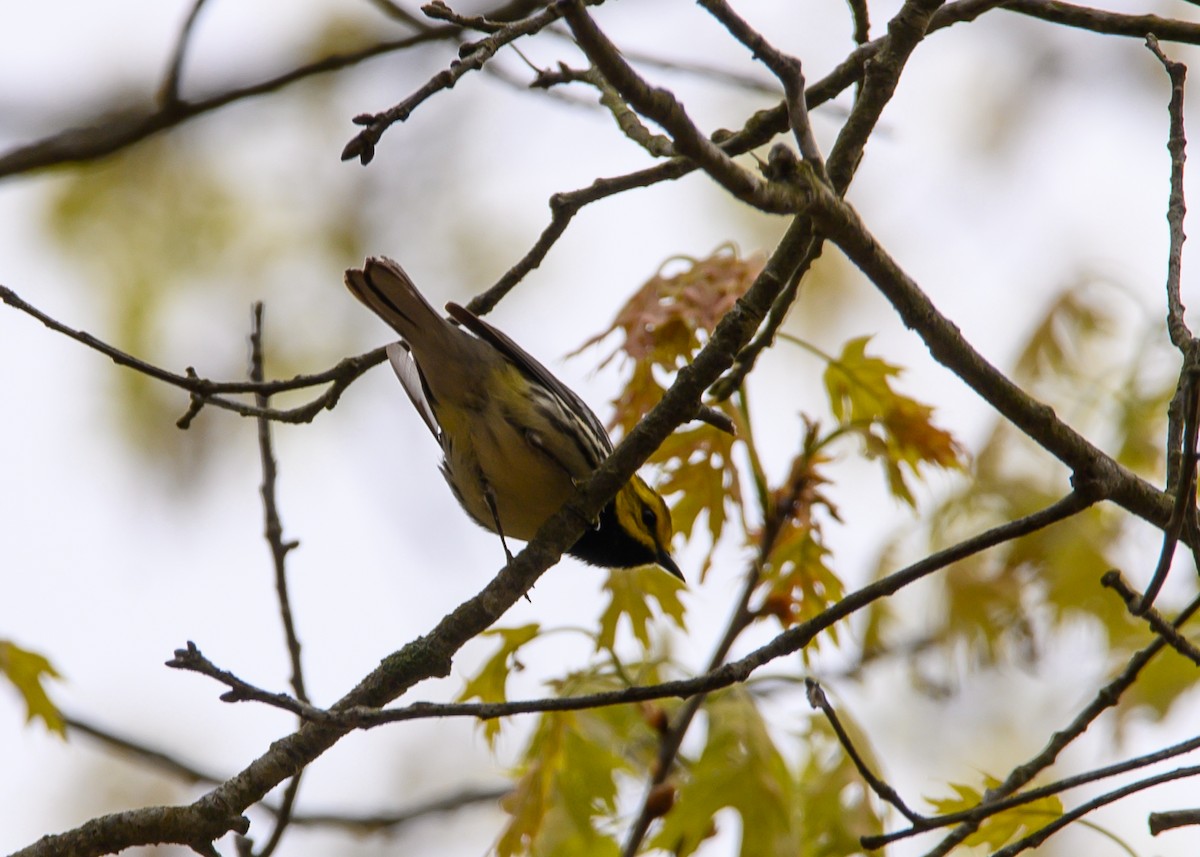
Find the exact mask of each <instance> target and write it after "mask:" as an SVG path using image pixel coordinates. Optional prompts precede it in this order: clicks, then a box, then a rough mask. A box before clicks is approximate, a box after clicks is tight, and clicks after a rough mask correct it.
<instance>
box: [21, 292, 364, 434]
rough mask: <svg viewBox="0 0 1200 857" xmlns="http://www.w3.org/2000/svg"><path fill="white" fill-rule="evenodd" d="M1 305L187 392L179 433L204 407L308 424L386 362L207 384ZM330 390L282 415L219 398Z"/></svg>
mask: <svg viewBox="0 0 1200 857" xmlns="http://www.w3.org/2000/svg"><path fill="white" fill-rule="evenodd" d="M0 302H3V303H6V304H8V305H9V306H11V307H14V308H15V309H18V310H20V311H21V312H23V313H25V314H26V315H29V316H32V317H33V318H35V319H37V320H38V321H40V322H41V323H42V324H44V325H45V326H46V327H48V328H50V329H51V330H53V331H54V332H56V333H61V334H63V335H64V336H66V337H68V338H69V339H73V340H75V341H76V342H79V343H82V344H83V345H86V346H87V347H88V348H91V349H93V350H94V351H98V352H100V353H101V354H103V355H104V356H105V357H107V358H109V359H110V360H112V362H114V363H116V364H117V365H118V366H125V367H128V368H130V369H133V370H134V371H136V372H141V373H142V374H143V375H146V376H148V377H150V378H154V379H155V380H157V381H162V382H163V383H165V384H170V385H172V386H174V387H178V388H179V389H181V390H186V391H187V392H188V393H190V394H191V400H192V401H191V405H190V407H189V409H188V411H187V413H186V414H184V416H183V417H182V418H181V419H180V420H179V423H178V425H179V427H180V428H187V427H188V425H190V423H191V421H192V419H194V418H195V416H196V415H197V414H198V413H199V412H200V410H201V409H202V408H203V407H204V406H205V405H215V406H216V407H218V408H223V409H224V410H227V411H233V412H234V413H236V414H240V415H241V416H244V417H265V418H266V419H270V420H275V421H278V422H286V423H307V422H311V421H312V420H313V419H314V418H315V417H316V416H317V414H319V413H320V412H321V411H324V410H330V409H332V408H333V407H334V406H335V405H336V404H337V403H338V400H339V399H340V398H341V396H342V393H344V392H345V391H346V389H347V388H348V387H349V386H350V385H351V384H352V383H353V382H354V381H355V380H356V379H357V378H358V376H360V375H362V374H363V373H364V372H366V371H367V370H368V369H370V368H371V367H372V366H376V365H378V364H380V363H382V362H383V361H384V360H386V359H387V355H386V354H385V353H384V350H383V349H382V348H376V349H375V350H374V351H368V352H367V353H366V354H360V355H358V356H356V357H347V358H346V359H345V360H342V361H341V362H340V363H338V364H337V365H336V366H334V367H332V368H331V369H326V370H325V371H324V372H318V373H316V374H314V375H297V376H295V377H294V378H289V379H286V380H274V381H258V382H256V381H211V380H209V379H207V378H201V377H200V376H198V375H197V374H196V373H195V371H194V370H193V369H191V368H190V367H189V368H188V369H187V370H186V374H184V375H179V374H177V373H175V372H171V371H169V370H167V369H163V368H162V367H160V366H155V365H154V364H152V363H147V362H146V361H144V360H141V359H139V358H137V357H134V356H133V355H131V354H127V353H126V352H124V351H122V350H121V349H119V348H117V347H115V346H113V345H109V344H108V343H107V342H104V341H103V340H100V339H98V338H97V337H95V336H92V334H90V333H88V332H86V331H83V330H76V329H75V328H72V327H68V326H67V325H65V324H63V323H62V322H60V321H58V320H56V319H54V318H51V317H50V316H49V315H47V314H46V313H44V312H42V311H41V310H39V309H38V308H37V307H35V306H33V305H32V304H29V303H27V302H26V301H24V300H22V299H21V298H20V297H19V296H18V295H17V293H16V292H14V291H12V289H8V288H5V287H4V286H0ZM321 384H329V385H330V386H329V389H327V390H326V391H325V392H324V393H322V394H321V395H320V396H318V397H317V398H316V399H313V400H312V401H311V402H309V403H307V404H305V405H299V406H297V407H295V408H289V409H287V410H277V409H275V408H268V407H265V406H256V405H247V404H243V403H242V402H238V401H236V400H233V399H228V398H225V396H224V395H220V394H224V393H230V394H238V393H254V394H256V395H272V394H274V393H282V392H285V391H288V390H302V389H305V388H308V387H315V386H320V385H321Z"/></svg>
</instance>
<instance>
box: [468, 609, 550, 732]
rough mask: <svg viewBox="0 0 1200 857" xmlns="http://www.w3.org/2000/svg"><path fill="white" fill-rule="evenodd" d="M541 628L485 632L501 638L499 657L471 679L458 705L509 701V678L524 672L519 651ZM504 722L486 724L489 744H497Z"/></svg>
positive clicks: (493, 720)
mask: <svg viewBox="0 0 1200 857" xmlns="http://www.w3.org/2000/svg"><path fill="white" fill-rule="evenodd" d="M540 630H541V626H540V625H538V624H537V623H536V622H534V623H531V624H529V625H522V626H520V627H519V628H492V629H491V630H488V631H484V632H483V634H482V636H487V637H499V638H500V647H499V648H498V649H497V650H496V653H495V654H494V655H492V656H491V657H490V658H488V659H487V661H485V662H484V665H483V667H482V668H481V669H480V670H479V673H478V674H477V675H476V676H475V677H474V678H472V679H470V680H469V681H468V682H467V684H466V686H465V687H463V690H462V693H461V694H459V697H458V701H459V702H466V701H468V700H471V699H478V700H479V701H480V702H504V701H506V700H507V699H508V696H507V688H508V675H509V673H510V672H511V671H512V670H513V669H520V668H521V664H520V661H518V660H517V659H516V654H517V650H518V649H520V648H521V647H522V646H524V645H525V644H526V643H528V642H529V641H530V640H532V639H533V638H534V637H536V636H537V635H538V632H539V631H540ZM500 725H501V719H500V718H498V717H493V718H492V719H491V720H485V721H483V734H484V737H485V738H487V741H488V744H494V743H495V740H496V736H497V735H499V734H500Z"/></svg>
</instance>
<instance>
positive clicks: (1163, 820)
mask: <svg viewBox="0 0 1200 857" xmlns="http://www.w3.org/2000/svg"><path fill="white" fill-rule="evenodd" d="M1197 824H1200V809H1174V810H1167V811H1165V812H1152V813H1150V835H1151V836H1158V834H1160V833H1162V832H1163V831H1166V830H1174V829H1175V828H1177V827H1188V826H1193V825H1197Z"/></svg>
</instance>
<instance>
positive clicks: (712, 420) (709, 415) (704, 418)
mask: <svg viewBox="0 0 1200 857" xmlns="http://www.w3.org/2000/svg"><path fill="white" fill-rule="evenodd" d="M696 419H698V420H700V422H702V423H708V424H709V425H710V426H712V427H713V428H715V429H717V430H718V431H723V432H725V434H728V435H732V436H733V437H737V426H735V425H734V424H733V420H732V419H730V418H729V415H728V414H726V413H725V412H724V411H718V410H717V409H716V408H714V407H712V406H710V405H701V406H700V407H699V408H697V409H696Z"/></svg>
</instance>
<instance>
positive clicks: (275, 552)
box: [250, 301, 309, 702]
mask: <svg viewBox="0 0 1200 857" xmlns="http://www.w3.org/2000/svg"><path fill="white" fill-rule="evenodd" d="M262 325H263V305H262V302H261V301H259V302H256V303H255V304H254V326H253V329H252V331H251V333H250V380H251V381H255V382H258V383H262V380H263V327H262ZM254 400H255V402H256V403H257V404H258V407H259V408H261V409H263V410H266V408H267V407H268V406H269V404H270V402H269V397H268V396H267V395H266V394H265V393H255V394H254ZM257 422H258V455H259V460H260V462H261V464H262V487H261V488H260V490H259V493H260V494H261V496H262V504H263V536H264V537H265V538H266V540H267V546H268V547H269V548H270V549H271V565H272V567H273V569H274V572H275V594H276V597H277V598H278V599H279V615H280V619H281V620H282V622H283V635H284V640H285V643H286V645H287V651H288V659H289V661H290V662H291V667H292V678H291V683H292V690H293V691H294V692H295V694H296V698H297V699H299V700H300V701H301V702H308V701H309V699H308V693H307V692H306V691H305V689H304V668H303V666H302V665H301V662H300V638H299V636H298V635H297V634H296V623H295V620H294V618H293V616H292V601H291V597H290V596H289V594H288V582H287V555H288V554H289V553H291V552H292V551H293V550H295V549H296V548H297V547H299V546H300V543H299V542H298V541H295V540H291V541H284V538H283V523H282V521H281V520H280V518H279V501H278V500H277V499H276V491H275V486H276V481H277V479H278V476H279V470H278V467H277V465H276V463H275V453H274V451H273V450H272V448H271V421H270V420H268V419H267V418H266V417H262V416H260V417H259V418H258V420H257Z"/></svg>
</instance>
